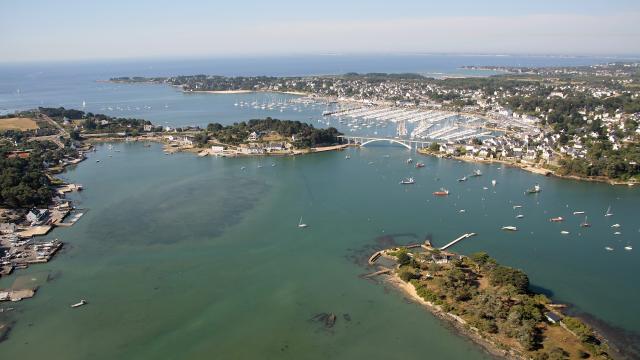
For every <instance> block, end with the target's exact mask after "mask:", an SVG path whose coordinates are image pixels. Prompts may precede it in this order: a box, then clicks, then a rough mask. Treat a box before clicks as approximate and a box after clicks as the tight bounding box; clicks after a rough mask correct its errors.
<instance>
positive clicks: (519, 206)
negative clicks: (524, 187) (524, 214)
mask: <svg viewBox="0 0 640 360" xmlns="http://www.w3.org/2000/svg"><path fill="white" fill-rule="evenodd" d="M521 207H522V205H513V209H514V210H515V209H520V208H521Z"/></svg>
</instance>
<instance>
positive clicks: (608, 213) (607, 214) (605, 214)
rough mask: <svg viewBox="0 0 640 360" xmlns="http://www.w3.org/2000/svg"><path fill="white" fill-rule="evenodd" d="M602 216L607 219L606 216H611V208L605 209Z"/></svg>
mask: <svg viewBox="0 0 640 360" xmlns="http://www.w3.org/2000/svg"><path fill="white" fill-rule="evenodd" d="M604 216H607V217H608V216H613V213H612V212H611V206H609V207H608V208H607V212H606V213H604Z"/></svg>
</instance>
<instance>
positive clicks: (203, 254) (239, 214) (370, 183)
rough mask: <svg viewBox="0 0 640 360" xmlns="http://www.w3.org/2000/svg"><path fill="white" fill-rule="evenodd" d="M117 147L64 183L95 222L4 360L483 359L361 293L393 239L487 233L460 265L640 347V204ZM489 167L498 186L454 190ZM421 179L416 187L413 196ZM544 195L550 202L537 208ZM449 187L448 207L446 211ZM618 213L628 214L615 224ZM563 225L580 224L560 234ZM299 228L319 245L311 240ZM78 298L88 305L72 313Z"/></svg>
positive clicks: (430, 172) (506, 176)
mask: <svg viewBox="0 0 640 360" xmlns="http://www.w3.org/2000/svg"><path fill="white" fill-rule="evenodd" d="M114 149H118V150H121V152H115V151H109V150H108V149H107V148H106V146H100V147H99V150H98V152H97V153H95V154H92V156H91V158H90V159H89V160H87V161H85V162H84V163H82V164H80V165H79V166H77V167H76V168H73V169H70V170H69V171H68V172H67V173H65V174H64V177H65V178H66V179H68V180H69V181H73V182H77V183H81V184H83V185H84V186H85V189H86V190H85V191H84V192H82V193H80V194H76V195H73V197H74V198H75V200H76V205H77V206H79V207H83V208H86V209H88V211H86V214H85V215H84V217H83V218H82V219H81V220H80V221H79V222H78V223H77V224H76V225H74V226H73V227H71V228H67V229H57V230H55V231H54V232H53V233H52V234H51V235H50V236H49V237H58V238H60V239H61V240H63V241H65V242H66V243H67V245H68V246H67V247H66V250H64V251H63V253H61V254H60V255H59V256H57V257H56V259H55V261H53V262H51V263H49V264H46V265H41V266H34V267H32V268H31V269H29V270H27V271H23V272H22V273H21V274H29V273H34V274H35V273H39V272H42V271H49V272H50V274H51V276H52V280H51V281H49V282H48V283H46V284H44V285H43V286H42V287H41V289H40V291H39V292H38V295H37V296H36V297H35V298H34V299H32V300H28V301H24V302H22V303H20V304H18V305H17V306H16V307H17V311H16V312H14V313H13V315H12V317H13V318H15V319H16V325H15V327H14V329H13V331H12V332H11V334H10V338H9V339H8V340H7V341H5V342H3V343H2V344H1V345H0V350H1V351H2V354H3V358H4V357H5V356H6V357H7V358H11V357H16V356H22V357H23V358H29V359H31V358H37V357H47V358H48V359H87V358H92V359H114V358H119V359H201V358H224V359H268V358H271V359H274V358H277V359H281V358H290V359H299V358H317V359H326V358H331V359H335V358H344V359H352V358H370V359H382V358H400V357H405V358H418V357H429V358H456V359H463V358H464V359H476V358H478V359H479V358H486V357H487V356H486V355H485V354H484V353H483V352H482V351H481V350H479V349H478V348H477V347H476V346H475V345H473V344H471V343H469V342H468V341H467V340H466V339H464V338H461V337H459V336H457V335H455V334H454V333H453V332H452V331H451V330H449V329H448V327H447V326H446V325H443V324H442V323H441V322H440V321H439V320H437V319H435V318H434V317H433V316H431V315H430V313H429V312H428V311H426V310H425V309H422V308H421V307H419V306H417V305H415V304H411V303H408V302H407V301H406V300H404V299H403V296H402V294H400V293H399V292H397V291H395V290H393V289H390V288H387V287H386V286H384V285H382V284H376V283H374V282H372V281H368V280H363V279H361V278H360V277H359V275H361V274H363V273H366V272H367V271H369V269H367V268H366V267H364V266H363V265H361V261H362V259H364V258H366V257H368V255H369V254H370V252H371V250H372V249H373V247H375V246H376V244H379V242H380V241H384V240H385V239H389V238H395V240H396V241H398V242H401V243H407V242H415V241H422V240H423V239H425V238H430V239H432V241H433V242H434V243H435V244H438V245H440V244H444V243H446V242H448V241H450V240H452V239H454V238H456V237H457V236H459V235H460V234H462V233H465V232H471V231H473V232H477V233H478V234H479V235H478V236H477V237H474V238H471V239H469V240H465V241H463V242H462V243H460V244H459V245H457V246H456V247H454V248H453V250H455V251H459V252H462V253H471V252H474V251H479V250H483V251H488V252H489V253H490V254H491V255H493V256H494V257H496V258H497V259H498V260H499V261H501V262H503V263H505V264H508V265H511V266H515V267H519V268H522V269H524V270H525V271H527V272H528V273H529V275H530V278H531V280H532V283H533V284H534V285H536V286H539V287H541V288H543V289H544V290H545V291H546V292H548V293H549V294H551V295H552V296H553V298H554V299H556V300H558V301H566V302H570V303H572V304H575V305H576V306H575V308H574V309H575V311H578V312H587V313H589V314H591V315H592V316H593V317H594V318H596V319H600V320H602V321H605V322H606V323H607V324H609V325H611V326H614V327H617V328H620V329H621V330H623V331H630V332H639V331H640V318H639V315H638V314H639V313H640V312H639V311H638V310H639V309H638V305H637V304H638V301H639V300H640V290H639V288H638V286H637V285H635V281H634V276H635V275H634V274H637V273H638V270H640V265H639V263H638V257H637V251H640V249H638V250H634V251H631V252H626V251H624V250H623V249H622V248H623V246H625V245H627V244H632V245H633V241H634V240H635V239H636V238H637V237H638V235H639V234H640V233H639V232H638V231H639V229H638V228H639V227H640V224H638V221H637V215H636V214H637V200H638V194H639V193H638V191H637V190H635V189H629V188H626V187H611V186H606V185H601V184H588V183H579V182H573V181H564V180H558V179H550V178H544V177H540V176H536V175H532V174H528V173H525V172H522V171H519V170H514V169H506V168H501V167H500V166H497V165H496V166H494V165H480V166H476V165H473V164H466V163H459V162H456V161H450V160H441V159H434V158H420V160H421V161H424V162H425V163H426V164H427V166H426V168H424V169H414V168H413V167H411V166H407V165H406V164H405V163H404V160H405V159H406V158H408V157H409V156H413V157H414V158H416V157H417V155H415V154H413V155H412V154H410V153H408V152H407V151H406V150H404V149H402V148H398V147H387V146H381V147H371V148H363V149H360V150H355V149H351V150H348V152H349V153H350V154H351V159H350V160H345V158H344V155H345V153H340V152H338V153H326V154H317V155H311V156H304V157H298V158H289V157H288V158H238V159H221V158H198V157H196V156H194V155H192V154H177V155H172V156H166V155H164V154H163V153H162V152H161V151H160V147H159V146H157V145H153V146H152V147H151V148H146V147H143V146H142V145H140V144H115V145H114ZM109 155H111V156H112V157H109ZM385 155H388V157H385ZM95 159H100V160H101V162H100V163H96V162H95V161H94V160H95ZM272 162H273V163H274V164H276V165H277V166H271V163H272ZM370 162H373V164H370ZM259 164H261V165H263V167H262V168H258V165H259ZM242 166H245V167H246V169H245V170H241V167H242ZM476 167H479V168H480V169H482V171H483V172H484V173H485V175H484V176H482V177H478V178H472V179H470V180H469V181H467V182H465V183H458V182H456V180H455V179H457V178H459V177H461V176H463V175H465V174H469V173H471V171H472V170H473V169H475V168H476ZM406 176H414V177H416V180H417V183H416V185H413V186H405V187H402V186H400V185H398V181H399V180H400V179H401V178H403V177H406ZM491 179H497V181H498V186H497V187H496V188H495V189H494V188H491V185H490V181H491ZM536 182H538V183H540V184H541V186H542V187H543V192H542V193H540V194H538V195H535V196H525V195H524V194H523V190H524V189H525V188H527V187H530V186H531V185H532V184H534V183H536ZM441 186H446V187H448V188H449V190H451V192H452V194H451V196H449V197H448V198H434V197H433V196H432V195H431V193H432V192H433V191H435V190H437V189H438V188H440V187H441ZM483 186H487V187H489V188H490V189H489V190H483V188H482V187H483ZM514 204H522V205H523V208H522V209H521V213H523V214H524V215H525V218H524V219H515V214H516V213H515V212H514V210H513V205H514ZM567 205H568V207H567ZM609 205H611V206H612V208H613V211H614V212H615V213H616V215H615V216H614V217H611V218H605V217H604V216H602V214H603V213H604V210H605V209H606V208H607V206H609ZM460 209H465V210H466V212H465V213H464V214H461V213H459V210H460ZM574 210H583V211H587V212H588V213H589V214H591V216H590V222H592V224H593V227H592V228H591V229H588V230H584V229H580V228H579V226H578V224H579V223H580V221H582V218H580V217H575V216H573V215H571V212H572V211H574ZM559 215H561V216H564V217H565V218H567V221H566V222H565V223H563V224H552V223H549V221H548V219H549V218H550V217H553V216H559ZM301 216H302V217H303V218H304V222H306V223H308V224H309V227H308V228H307V229H298V228H297V226H296V225H297V223H298V219H299V218H300V217H301ZM613 223H620V224H622V228H621V231H622V235H621V236H613V235H612V233H613V231H612V229H611V228H610V225H611V224H613ZM504 225H517V226H518V228H519V229H520V231H518V232H516V233H505V232H502V231H500V230H499V228H500V227H501V226H504ZM562 229H566V230H569V231H571V235H568V236H562V235H560V230H562ZM394 234H396V235H397V234H402V236H396V235H394ZM604 246H612V247H614V248H615V251H613V252H606V251H605V250H604ZM12 280H13V279H3V280H2V281H0V286H6V285H7V284H10V282H11V281H12ZM81 298H85V299H87V300H88V301H89V305H87V306H85V307H83V308H80V309H71V308H69V305H70V304H72V303H75V302H77V301H78V300H79V299H81ZM321 312H334V313H336V314H338V316H339V318H338V321H337V324H336V326H335V327H334V328H333V329H331V330H326V329H323V328H322V326H321V325H320V324H318V323H316V322H313V321H310V318H312V317H313V316H314V315H315V314H318V313H321ZM342 314H349V316H350V317H351V321H346V320H345V319H344V318H343V317H342Z"/></svg>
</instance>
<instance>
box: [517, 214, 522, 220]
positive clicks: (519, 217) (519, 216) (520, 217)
mask: <svg viewBox="0 0 640 360" xmlns="http://www.w3.org/2000/svg"><path fill="white" fill-rule="evenodd" d="M523 217H524V215H522V214H518V215H516V219H522V218H523Z"/></svg>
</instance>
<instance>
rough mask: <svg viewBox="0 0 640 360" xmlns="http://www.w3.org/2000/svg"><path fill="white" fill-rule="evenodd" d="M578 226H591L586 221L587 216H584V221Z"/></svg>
mask: <svg viewBox="0 0 640 360" xmlns="http://www.w3.org/2000/svg"><path fill="white" fill-rule="evenodd" d="M580 227H585V228H586V227H591V224H589V223H588V222H587V217H586V216H585V217H584V221H583V222H582V223H581V224H580Z"/></svg>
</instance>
